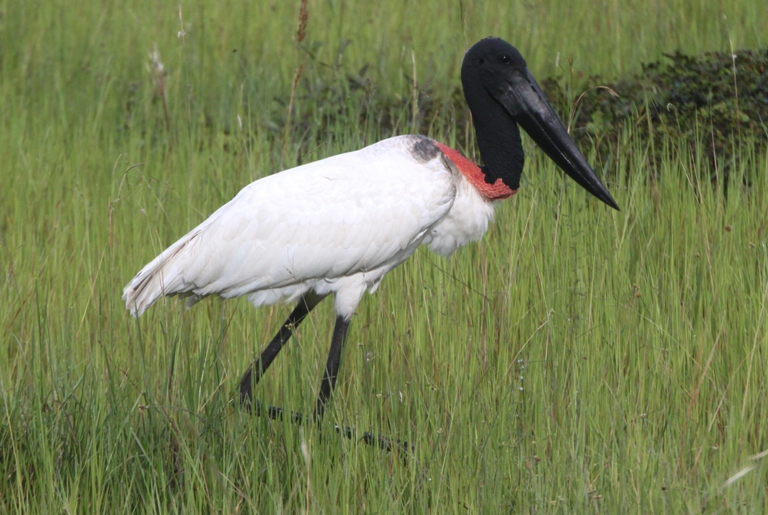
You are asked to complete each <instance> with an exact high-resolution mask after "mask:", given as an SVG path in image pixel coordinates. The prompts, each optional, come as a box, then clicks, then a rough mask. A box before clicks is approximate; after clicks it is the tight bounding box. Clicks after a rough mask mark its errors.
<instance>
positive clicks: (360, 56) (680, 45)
mask: <svg viewBox="0 0 768 515" xmlns="http://www.w3.org/2000/svg"><path fill="white" fill-rule="evenodd" d="M299 12H300V3H299V2H283V1H264V2H246V1H240V2H217V3H206V2H202V1H198V2H189V1H182V2H180V3H177V4H169V3H165V2H149V1H131V2H109V1H108V2H96V1H89V0H82V1H80V2H63V1H56V0H40V1H18V0H6V1H4V2H0V169H1V170H2V172H0V266H2V272H3V275H2V281H1V282H0V284H1V285H2V292H1V293H2V294H1V295H0V330H1V331H2V332H1V334H2V342H1V344H0V396H2V399H1V404H0V405H1V409H0V471H1V473H0V511H2V512H7V513H60V512H66V513H77V512H81V513H102V512H109V513H121V512H129V513H154V512H156V513H172V512H185V513H192V512H214V511H215V512H222V513H233V512H235V513H240V512H261V513H270V512H282V511H287V512H297V511H306V512H313V513H315V512H329V513H344V512H414V513H424V512H434V513H447V512H469V513H475V512H499V511H502V512H541V513H549V512H563V513H573V512H586V511H591V512H605V513H626V512H636V513H655V512H670V513H680V512H702V511H703V512H705V513H720V512H739V513H742V512H743V513H763V512H765V511H766V509H768V507H767V505H768V502H767V501H766V485H767V484H768V472H767V471H768V468H767V467H766V466H765V464H764V463H763V461H761V460H762V457H763V456H764V455H765V454H764V451H766V449H768V428H767V427H766V423H765V422H766V421H768V412H767V408H766V406H768V399H766V396H767V394H768V386H767V385H766V381H765V378H766V373H768V331H767V329H768V322H767V320H766V319H767V318H768V314H766V309H767V308H768V305H767V304H766V303H767V302H768V232H767V231H768V189H767V188H768V178H767V177H768V157H767V156H766V155H765V153H764V152H763V151H759V150H755V149H756V148H757V146H756V140H755V139H754V137H750V138H746V137H741V135H739V134H735V135H734V137H733V139H732V144H733V145H734V146H735V147H737V148H738V149H739V151H738V152H736V153H734V155H735V156H736V157H735V158H734V161H733V162H732V163H730V168H729V173H730V177H731V179H730V184H731V186H730V187H729V188H728V191H727V194H726V193H725V192H724V191H723V190H724V188H723V181H717V180H716V181H714V182H710V181H709V175H708V173H707V174H705V173H702V172H703V170H704V167H706V166H708V165H707V163H709V162H710V155H709V153H708V150H707V149H708V145H707V142H708V138H709V137H710V132H708V126H707V122H706V120H702V121H701V123H700V124H699V125H696V126H695V128H696V131H695V132H694V134H697V135H698V139H695V140H694V141H695V142H696V144H694V145H693V146H691V145H690V144H688V143H687V142H686V143H685V144H682V143H681V142H680V141H677V140H676V139H675V138H674V137H667V138H663V139H659V138H657V139H653V138H652V139H651V140H647V139H644V138H639V137H638V134H639V133H643V134H647V133H653V131H649V130H648V129H647V127H646V128H644V129H642V130H641V129H640V128H639V127H640V126H641V125H642V124H648V123H652V121H649V119H647V118H640V119H632V120H630V122H629V123H627V124H626V125H625V126H624V127H623V128H622V129H621V133H620V135H619V136H618V137H616V147H615V149H616V151H615V152H614V153H612V154H610V156H608V157H607V156H606V155H604V154H601V153H596V152H595V149H594V146H590V145H584V144H582V148H583V149H584V151H585V153H587V155H588V157H589V158H590V160H591V161H592V162H593V163H594V164H595V166H596V169H598V171H599V173H600V174H601V175H602V176H605V177H607V178H608V184H609V188H610V189H611V191H612V192H613V193H614V196H615V197H616V199H617V201H618V202H619V204H620V205H621V207H622V211H621V212H613V211H611V210H609V209H607V208H606V207H605V206H603V205H599V204H598V203H597V202H596V201H595V200H593V199H591V198H588V197H587V195H586V194H585V193H583V191H581V190H580V189H579V188H578V187H577V186H575V185H573V184H571V183H570V182H567V181H566V180H564V179H563V178H562V174H561V173H559V172H558V171H557V170H556V169H555V167H554V165H552V164H551V163H550V162H548V161H547V160H546V159H543V158H542V157H541V155H540V153H539V152H538V150H537V149H535V147H533V146H532V145H530V144H528V143H527V144H526V145H527V149H528V154H529V162H528V165H527V169H526V175H525V183H524V185H523V187H522V188H521V190H520V193H518V195H516V196H515V197H513V198H512V199H511V200H509V201H506V202H504V203H502V204H500V205H499V206H498V210H497V221H496V224H495V225H494V227H493V228H492V229H491V231H490V232H489V234H488V235H487V237H486V238H485V240H484V241H482V242H480V243H479V244H476V245H472V246H470V247H468V248H466V249H463V250H462V251H460V252H459V253H457V255H456V256H455V257H454V258H452V259H451V260H448V261H445V260H442V259H440V258H438V257H436V256H435V255H432V254H429V253H428V252H427V251H423V252H422V251H420V252H419V253H417V255H416V256H415V257H414V258H413V259H411V260H410V261H409V262H407V263H406V264H404V265H403V266H402V267H400V268H399V269H398V270H396V271H395V272H393V273H392V274H390V276H388V277H387V278H386V279H385V281H384V284H383V285H382V288H381V290H380V291H379V292H378V293H377V294H376V295H375V296H372V297H366V298H365V299H364V301H363V303H362V304H361V308H360V310H359V312H358V315H357V316H356V317H355V318H354V323H353V325H352V329H351V333H350V338H349V343H348V347H347V349H346V352H345V356H344V364H343V366H342V376H341V378H340V381H339V386H338V388H337V392H336V395H335V396H334V399H333V404H332V406H331V409H330V412H329V415H328V416H327V417H326V420H325V423H324V426H323V430H322V436H323V437H322V439H321V438H320V432H319V431H318V430H317V428H315V427H299V426H294V425H291V424H288V423H281V422H275V421H270V420H265V419H263V418H257V417H250V416H248V415H247V414H245V413H242V412H240V410H239V409H238V408H237V405H236V403H234V402H233V398H234V397H233V392H234V390H235V387H236V385H237V381H238V379H239V376H240V374H241V373H242V372H243V370H244V369H245V366H246V364H247V363H248V362H249V361H250V359H251V358H252V356H253V355H254V354H255V353H256V352H257V351H258V349H259V348H260V347H261V346H262V345H263V344H264V343H265V342H266V341H268V339H269V338H270V337H271V336H272V334H273V332H274V331H275V330H276V328H277V327H278V324H279V323H281V322H282V321H283V320H284V318H285V316H286V315H287V313H288V312H289V309H290V308H289V307H286V306H276V307H273V308H265V309H260V310H254V309H252V308H250V307H249V306H248V305H247V303H246V302H245V301H242V300H240V301H228V302H226V303H223V302H220V301H218V300H208V301H206V302H204V303H202V304H200V305H198V306H197V307H195V308H194V309H193V310H190V311H186V310H185V309H184V308H183V303H181V302H179V301H177V300H169V301H167V302H161V303H159V304H158V305H157V306H155V307H153V308H152V309H151V310H150V311H149V312H148V313H147V314H146V315H145V316H143V317H142V318H141V319H139V320H138V321H137V320H134V319H131V318H130V317H129V316H128V314H127V312H126V311H125V309H124V306H123V305H122V303H121V301H120V294H121V290H122V287H123V285H124V284H125V283H126V282H127V281H128V280H129V279H130V278H131V277H132V276H133V275H134V274H135V273H136V272H137V271H138V270H139V268H140V267H141V266H142V265H143V264H144V263H146V262H147V261H148V260H149V259H151V258H152V257H153V256H155V255H156V254H157V253H158V252H159V251H161V250H162V249H163V248H165V246H167V245H168V244H170V243H171V242H173V241H174V240H175V239H176V238H178V237H179V236H181V235H182V234H184V233H185V232H186V231H187V230H188V229H190V228H191V227H193V226H194V225H196V224H197V223H199V222H200V221H202V220H203V219H204V218H205V217H206V216H207V215H208V214H210V213H211V212H212V211H213V210H214V209H216V208H217V207H218V206H219V205H221V204H222V203H224V202H226V201H227V200H229V199H230V198H231V197H232V196H233V195H234V194H235V193H236V192H237V191H238V190H239V189H240V188H241V187H242V186H244V185H245V184H247V183H249V182H250V181H252V180H255V179H257V178H259V177H262V176H264V175H268V174H270V173H274V172H276V171H279V170H281V169H284V168H286V167H289V166H293V165H295V164H297V163H300V162H306V161H310V160H314V159H318V158H322V157H325V156H328V155H332V154H336V153H339V152H343V151H348V150H353V149H356V148H359V147H360V146H362V145H364V144H367V143H370V142H373V141H376V140H378V139H380V138H383V137H387V136H390V135H392V134H402V133H407V132H411V131H413V130H421V131H423V132H427V133H428V134H429V135H431V136H433V137H435V138H437V139H440V140H443V141H445V142H446V143H448V144H457V142H458V143H459V146H460V147H461V148H462V150H463V151H464V152H465V153H467V154H468V155H470V156H474V155H476V152H475V151H474V149H473V147H472V146H471V145H465V144H464V143H462V142H466V141H471V137H468V136H469V135H470V127H469V126H468V125H467V122H466V115H465V114H464V113H459V112H457V111H456V109H455V107H454V106H455V105H457V103H456V101H455V98H451V95H453V93H452V92H454V91H455V86H456V84H458V71H459V65H460V62H461V57H462V53H463V51H464V50H465V49H466V48H468V47H469V46H470V45H471V44H472V43H474V42H475V41H476V40H477V39H479V38H481V37H485V36H488V35H497V36H502V37H504V38H505V39H507V40H509V41H510V42H512V43H513V44H514V45H516V46H517V47H518V48H519V49H520V50H521V52H522V53H523V55H524V56H525V57H526V59H527V61H528V63H529V66H530V68H531V69H532V71H533V73H534V75H536V76H537V77H539V78H540V79H541V78H545V77H552V78H553V80H554V81H556V82H557V83H558V84H560V85H561V86H562V87H563V88H564V90H565V91H566V92H569V94H568V95H566V97H565V100H563V102H564V103H568V102H570V103H571V107H572V106H573V104H574V103H575V101H576V98H577V97H578V96H579V94H580V93H581V92H582V90H580V88H581V80H582V79H583V78H585V77H589V76H593V75H596V74H599V75H601V76H603V77H605V78H606V80H618V79H619V78H620V77H622V76H624V75H626V74H635V73H638V72H639V71H640V70H641V64H642V63H644V62H648V61H654V60H658V59H660V58H661V55H662V53H669V52H673V51H675V50H677V49H679V50H681V51H683V52H685V53H691V54H695V53H699V52H703V51H712V50H718V51H726V52H730V51H731V50H732V49H737V48H753V49H757V48H763V49H764V48H765V47H766V44H767V43H768V41H767V40H766V38H768V18H766V16H765V5H764V1H763V0H742V1H739V2H735V1H720V2H716V1H711V0H671V1H668V2H648V1H646V0H631V1H618V0H613V1H608V0H604V1H592V2H573V1H560V0H550V1H541V2H523V1H516V0H512V1H503V2H501V1H476V2H469V1H466V2H462V1H458V2H447V1H435V2H414V1H406V0H396V1H390V2H363V1H360V2H349V1H343V0H324V1H319V0H314V1H310V2H309V4H308V24H307V25H306V29H305V32H303V33H302V32H301V31H297V27H298V26H299V23H298V20H299ZM299 39H302V41H301V43H300V44H299ZM734 83H735V84H738V73H737V72H736V75H735V76H734ZM734 94H735V90H734ZM425 102H431V103H432V107H430V108H429V109H426V108H425V106H426V104H425ZM565 107H567V106H565ZM426 112H429V113H433V114H430V116H426V117H425V114H424V113H426ZM563 118H564V120H568V119H569V116H568V110H567V109H564V111H563ZM764 123H765V121H763V124H764ZM763 127H765V125H763ZM597 137H599V135H598V136H596V138H597ZM756 137H757V138H758V139H759V138H760V137H761V136H760V135H759V134H758V135H757V136H756ZM762 137H765V133H764V134H763V136H762ZM628 171H629V172H628ZM652 172H653V173H652ZM716 178H717V177H716ZM332 320H333V316H332V314H331V309H330V306H321V307H320V308H319V309H318V310H317V312H316V313H313V315H312V317H311V318H310V319H309V320H308V321H307V322H305V325H304V326H302V328H301V330H300V331H299V333H298V337H297V338H296V339H295V340H292V341H291V343H290V344H289V347H288V348H287V350H286V351H285V352H284V355H282V356H280V358H279V359H278V360H277V362H276V363H275V365H274V366H273V369H271V370H270V372H269V374H268V375H267V376H266V378H265V380H264V382H263V383H262V384H260V385H259V386H258V388H257V390H256V392H257V395H258V397H259V398H261V399H262V400H263V401H265V402H269V403H272V404H277V405H281V406H286V407H290V408H293V409H297V410H304V411H309V410H310V409H311V406H312V405H313V402H314V399H315V392H316V389H317V388H318V386H319V380H320V377H321V367H322V366H323V363H324V360H325V354H326V351H327V346H328V342H329V338H330V333H331V325H332ZM334 423H339V424H347V425H352V426H355V427H358V428H359V429H360V430H361V431H362V430H374V431H376V432H379V431H380V432H383V433H385V434H387V435H389V436H393V437H397V438H402V439H405V440H408V441H409V442H412V443H413V445H415V452H414V453H413V455H411V456H410V457H409V458H408V459H403V457H402V456H400V455H398V454H397V453H393V454H388V453H385V452H382V451H381V450H378V449H374V448H370V447H367V446H364V445H362V444H358V443H357V442H355V441H350V440H343V439H341V438H339V437H336V436H335V435H334V434H333V430H332V426H333V424H334Z"/></svg>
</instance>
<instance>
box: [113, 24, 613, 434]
mask: <svg viewBox="0 0 768 515" xmlns="http://www.w3.org/2000/svg"><path fill="white" fill-rule="evenodd" d="M461 83H462V88H463V91H464V97H465V100H466V102H467V105H468V107H469V110H470V112H471V115H472V122H473V125H474V129H475V136H476V141H477V148H478V150H479V153H480V157H481V159H482V164H477V163H475V162H473V161H472V160H470V159H468V158H467V157H465V156H464V155H463V154H462V153H460V152H459V151H457V150H455V149H452V148H450V147H448V146H446V145H445V144H443V143H440V142H438V141H436V140H434V139H432V138H430V137H427V136H422V135H401V136H395V137H391V138H388V139H384V140H382V141H379V142H378V143H374V144H372V145H369V146H366V147H364V148H362V149H359V150H356V151H352V152H348V153H343V154H339V155H336V156H332V157H328V158H325V159H322V160H319V161H315V162H311V163H308V164H304V165H301V166H298V167H295V168H291V169H288V170H285V171H282V172H279V173H275V174H273V175H269V176H267V177H264V178H262V179H259V180H257V181H255V182H252V183H251V184H249V185H247V186H245V187H244V188H243V189H242V190H241V191H240V192H239V193H238V194H237V195H236V196H235V197H234V198H233V199H232V200H231V201H229V202H228V203H226V204H224V205H223V206H222V207H220V208H219V209H218V210H217V211H215V212H214V213H213V214H212V215H210V217H208V219H206V220H205V221H203V222H202V223H201V224H200V225H198V226H197V227H195V228H194V229H192V230H191V231H189V232H188V233H187V234H186V235H184V236H182V237H181V238H180V239H179V240H178V241H176V242H175V243H174V244H172V245H171V246H170V247H168V248H167V249H166V250H164V251H163V252H161V253H160V254H159V255H158V256H157V257H155V258H154V259H153V260H152V261H150V262H149V263H148V264H147V265H146V266H145V267H144V268H142V269H141V271H139V273H138V274H137V275H136V276H135V277H134V278H133V279H132V280H131V281H130V282H129V283H128V284H127V285H126V286H125V288H124V290H123V296H122V299H123V300H124V301H125V305H126V308H127V309H128V311H129V312H130V314H132V315H133V316H135V317H138V316H140V315H141V314H142V313H144V312H145V311H146V310H147V308H149V307H150V306H151V305H152V304H153V303H155V302H156V301H157V300H158V299H160V298H161V297H163V296H173V295H180V296H185V297H187V306H188V307H191V306H192V305H193V304H195V303H196V302H198V301H199V300H201V299H203V298H204V297H209V296H219V297H223V298H225V299H226V298H233V297H242V296H246V297H247V298H248V300H249V301H250V303H251V304H253V306H255V307H259V306H264V305H271V304H275V303H277V302H287V303H295V307H294V309H293V311H292V312H291V313H290V315H289V316H288V319H287V320H286V321H285V323H284V324H283V325H282V326H281V327H280V329H279V331H278V332H277V334H276V335H275V337H274V338H273V339H272V340H271V341H270V342H269V344H268V345H267V346H266V347H265V348H264V350H263V351H262V352H261V354H260V355H259V356H258V357H257V358H256V359H255V360H254V361H253V362H252V363H251V364H250V366H249V367H248V368H247V370H246V372H245V373H244V374H243V376H242V379H241V381H240V384H239V393H240V401H241V402H242V403H243V404H248V403H250V402H251V400H252V389H253V387H254V386H255V385H256V384H257V383H258V381H259V380H260V378H261V377H262V375H263V374H264V373H265V372H266V370H267V369H268V368H269V366H270V365H271V364H272V362H273V360H274V359H275V358H276V357H277V355H278V354H279V352H280V350H281V349H282V348H283V346H284V345H285V344H286V342H287V341H288V339H289V338H290V336H291V334H292V332H293V331H294V330H295V328H297V327H298V326H299V324H301V322H302V321H303V320H304V319H305V318H306V317H307V315H308V314H309V313H310V312H311V311H312V310H313V309H314V308H315V307H316V306H317V305H318V304H319V303H320V302H321V301H322V300H323V299H325V298H326V297H328V296H330V295H333V297H334V305H333V308H334V313H335V317H336V320H335V326H334V329H333V336H332V338H331V345H330V350H329V353H328V359H327V362H326V366H325V369H324V372H323V378H322V382H321V385H320V390H319V393H318V398H317V404H316V408H315V412H314V416H315V419H317V420H319V419H322V416H323V413H324V410H325V408H326V405H327V404H328V401H329V398H330V397H331V394H332V392H333V389H334V387H335V385H336V380H337V377H338V374H339V368H340V364H341V357H342V350H343V347H344V342H345V340H346V336H347V331H348V328H349V325H350V321H351V318H352V315H353V314H354V312H355V309H356V308H357V306H358V304H359V303H360V301H361V299H362V297H363V295H364V294H365V293H366V292H369V293H374V292H375V291H376V289H377V288H378V287H379V284H380V283H381V281H382V279H383V278H384V276H385V275H386V274H387V273H388V272H389V271H391V270H392V269H393V268H395V267H397V266H398V265H400V264H401V263H403V262H404V261H405V260H406V259H407V258H408V257H409V256H411V255H412V254H413V253H414V252H415V251H416V249H417V248H418V247H419V246H421V245H427V246H428V247H429V248H430V250H431V251H434V252H435V253H437V254H440V255H443V256H446V257H447V256H450V255H451V254H452V253H453V252H454V251H456V250H457V249H459V248H460V247H462V246H464V245H466V244H468V243H470V242H473V241H476V240H479V239H480V238H482V236H483V235H484V234H485V233H486V231H487V230H488V227H489V224H490V222H491V221H492V219H493V213H494V207H495V206H496V205H497V204H498V203H499V202H500V201H502V200H503V199H506V198H509V197H511V196H512V195H514V194H515V193H516V192H517V190H518V188H519V185H520V177H521V174H522V171H523V165H524V161H525V155H524V152H523V146H522V142H521V138H520V128H522V129H523V130H524V131H525V132H527V133H528V135H529V136H530V137H531V138H532V139H533V140H534V141H535V142H536V143H537V144H538V146H539V147H540V148H541V149H542V150H543V151H544V152H545V154H546V155H547V156H548V157H549V158H550V159H551V160H552V161H554V162H555V163H556V164H557V165H558V167H560V168H561V169H562V170H563V171H564V172H565V173H566V174H567V175H568V176H569V177H571V178H572V179H573V180H574V181H576V182H577V183H578V184H579V185H581V186H582V187H583V188H584V189H585V190H586V191H587V192H589V193H590V194H592V195H593V196H594V197H596V198H597V199H599V200H601V201H602V202H603V203H605V204H606V205H608V206H610V207H611V208H614V209H616V210H618V209H619V206H618V204H617V203H616V201H615V200H614V199H613V197H612V196H611V194H610V192H609V191H608V189H607V188H606V187H605V185H604V184H603V183H602V182H601V181H600V179H599V178H598V177H597V175H596V174H595V172H594V170H593V169H592V168H591V167H590V165H589V163H588V162H587V159H586V158H585V157H584V155H583V154H582V153H581V152H580V151H579V149H578V147H577V146H576V143H575V142H574V141H573V139H572V138H571V137H570V135H569V134H568V131H567V130H566V128H565V127H564V126H563V124H562V122H561V121H560V119H559V118H558V116H557V114H556V113H555V111H554V109H553V108H552V106H551V105H550V103H549V101H548V100H547V97H546V95H545V94H544V92H543V91H542V89H541V87H540V86H539V84H538V83H537V82H536V80H535V79H534V77H533V75H532V74H531V72H530V71H529V70H528V66H527V64H526V62H525V60H524V59H523V57H522V55H521V54H520V52H519V51H518V50H517V49H516V48H515V47H513V46H512V45H511V44H509V43H508V42H506V41H504V40H503V39H500V38H493V37H490V38H485V39H482V40H480V41H478V42H477V43H475V44H474V45H473V46H472V47H471V48H470V49H469V50H467V51H466V52H465V54H464V58H463V61H462V64H461Z"/></svg>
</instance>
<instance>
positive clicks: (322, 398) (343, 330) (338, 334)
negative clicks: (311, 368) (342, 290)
mask: <svg viewBox="0 0 768 515" xmlns="http://www.w3.org/2000/svg"><path fill="white" fill-rule="evenodd" d="M347 328H349V320H344V317H341V316H337V317H336V327H335V328H334V329H333V340H331V351H330V352H329V353H328V362H327V363H326V364H325V374H324V375H323V382H322V384H321V385H320V395H319V396H318V398H317V409H316V410H315V419H316V420H320V419H322V418H323V412H324V411H325V402H326V401H327V400H328V397H330V396H331V392H332V391H333V387H334V386H336V376H337V375H338V373H339V365H341V351H342V349H343V348H344V340H346V339H347Z"/></svg>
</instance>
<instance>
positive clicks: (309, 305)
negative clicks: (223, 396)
mask: <svg viewBox="0 0 768 515" xmlns="http://www.w3.org/2000/svg"><path fill="white" fill-rule="evenodd" d="M324 298H325V297H320V296H318V295H313V294H307V295H304V296H303V297H302V298H301V300H299V303H298V304H296V307H295V308H294V310H293V311H292V312H291V314H290V315H289V316H288V320H286V321H285V323H284V324H283V326H282V327H281V328H280V330H279V331H278V332H277V334H276V335H275V337H274V338H273V339H272V341H271V342H270V343H269V345H267V348H266V349H264V350H263V351H262V352H261V355H260V356H259V357H258V358H257V359H256V360H255V361H254V362H253V363H251V365H250V366H249V367H248V370H247V371H246V372H245V374H244V375H243V378H242V379H241V380H240V404H243V405H246V404H250V402H251V390H252V388H253V386H254V385H255V384H257V383H258V382H259V379H261V376H262V375H263V374H264V372H266V371H267V369H268V368H269V365H271V364H272V361H274V359H275V358H276V357H277V355H278V354H279V353H280V349H282V348H283V345H285V342H287V341H288V339H289V338H290V337H291V334H292V333H293V330H294V329H295V328H297V327H298V326H299V324H300V323H301V321H302V320H304V318H306V316H307V315H308V314H309V312H310V311H312V309H313V308H314V307H315V306H317V305H318V304H319V303H320V301H321V300H323V299H324Z"/></svg>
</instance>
